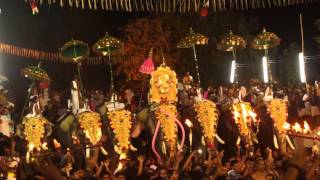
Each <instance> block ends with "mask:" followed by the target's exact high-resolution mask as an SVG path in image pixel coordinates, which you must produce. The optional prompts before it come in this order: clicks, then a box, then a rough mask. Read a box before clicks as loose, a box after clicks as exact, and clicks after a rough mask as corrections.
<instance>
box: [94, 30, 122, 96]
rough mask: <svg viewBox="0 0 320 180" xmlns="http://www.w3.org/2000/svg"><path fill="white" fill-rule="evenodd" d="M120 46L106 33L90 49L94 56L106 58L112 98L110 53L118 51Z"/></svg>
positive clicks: (117, 41)
mask: <svg viewBox="0 0 320 180" xmlns="http://www.w3.org/2000/svg"><path fill="white" fill-rule="evenodd" d="M121 45H122V43H121V42H120V40H119V39H117V38H115V37H112V36H109V33H108V32H107V33H106V35H105V36H104V37H103V38H101V39H99V40H98V41H97V42H96V43H95V44H94V45H93V47H92V49H93V51H94V52H95V53H96V54H98V55H100V56H108V59H109V70H110V81H111V91H112V96H114V82H113V71H112V65H111V53H112V52H114V51H116V50H118V49H119V48H120V47H121Z"/></svg>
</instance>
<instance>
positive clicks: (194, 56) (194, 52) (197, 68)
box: [192, 44, 201, 87]
mask: <svg viewBox="0 0 320 180" xmlns="http://www.w3.org/2000/svg"><path fill="white" fill-rule="evenodd" d="M192 49H193V58H194V61H195V63H196V70H197V77H198V84H199V87H201V81H200V73H199V66H198V59H197V53H196V46H195V45H194V44H193V45H192Z"/></svg>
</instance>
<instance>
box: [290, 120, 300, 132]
mask: <svg viewBox="0 0 320 180" xmlns="http://www.w3.org/2000/svg"><path fill="white" fill-rule="evenodd" d="M292 129H293V130H294V131H295V132H297V133H298V132H300V133H301V132H302V128H301V126H300V124H299V123H297V122H296V123H295V124H294V126H292Z"/></svg>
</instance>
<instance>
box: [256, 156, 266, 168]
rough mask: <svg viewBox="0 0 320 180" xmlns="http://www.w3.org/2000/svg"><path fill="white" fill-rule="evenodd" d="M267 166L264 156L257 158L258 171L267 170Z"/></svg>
mask: <svg viewBox="0 0 320 180" xmlns="http://www.w3.org/2000/svg"><path fill="white" fill-rule="evenodd" d="M265 168H266V166H265V164H264V160H263V158H262V157H258V158H257V159H256V170H257V171H265Z"/></svg>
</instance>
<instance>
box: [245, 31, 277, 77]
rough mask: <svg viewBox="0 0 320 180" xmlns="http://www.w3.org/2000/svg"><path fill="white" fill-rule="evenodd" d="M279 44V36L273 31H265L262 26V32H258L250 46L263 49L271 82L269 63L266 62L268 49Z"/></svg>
mask: <svg viewBox="0 0 320 180" xmlns="http://www.w3.org/2000/svg"><path fill="white" fill-rule="evenodd" d="M279 44H280V38H279V37H278V36H277V35H276V34H274V33H273V32H267V30H266V28H265V27H263V30H262V33H260V34H258V35H257V36H256V37H255V38H254V40H253V41H252V43H251V46H252V48H254V49H257V50H264V53H265V58H266V61H267V66H268V76H269V78H270V82H271V83H272V73H271V68H270V63H269V62H268V50H269V49H271V48H274V47H277V46H278V45H279Z"/></svg>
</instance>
